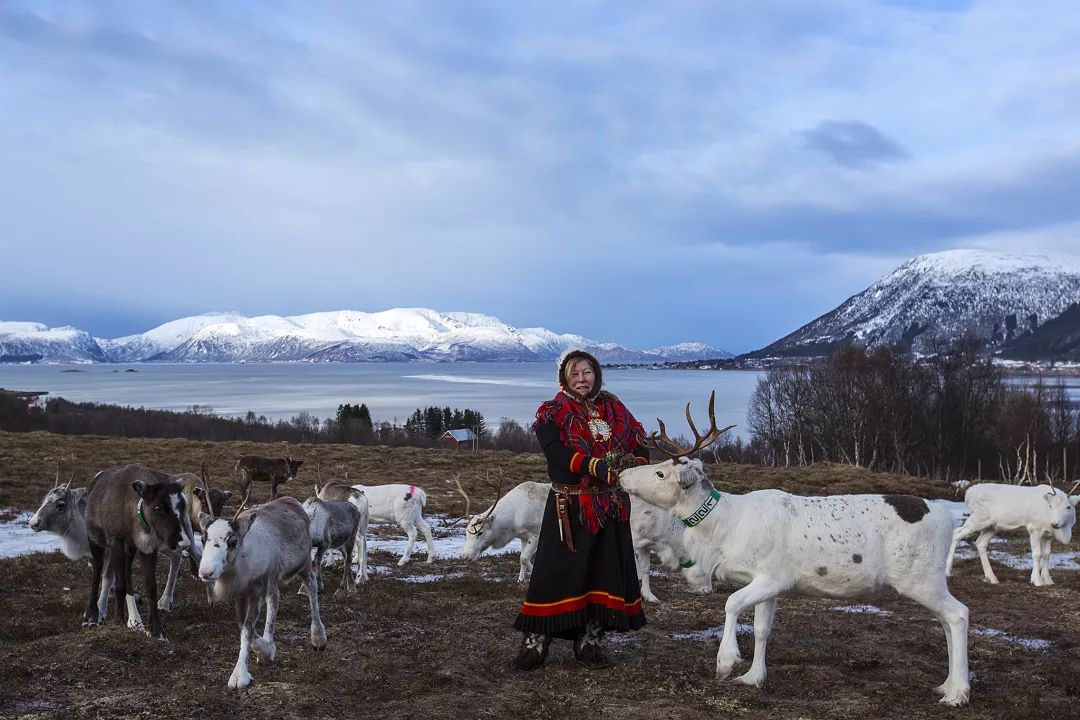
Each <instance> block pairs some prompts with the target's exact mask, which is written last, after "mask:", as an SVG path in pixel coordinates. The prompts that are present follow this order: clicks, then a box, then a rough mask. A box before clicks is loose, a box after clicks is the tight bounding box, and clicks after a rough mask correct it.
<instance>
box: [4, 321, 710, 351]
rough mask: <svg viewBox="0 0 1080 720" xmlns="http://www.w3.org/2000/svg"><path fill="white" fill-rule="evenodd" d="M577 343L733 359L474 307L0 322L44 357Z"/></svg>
mask: <svg viewBox="0 0 1080 720" xmlns="http://www.w3.org/2000/svg"><path fill="white" fill-rule="evenodd" d="M573 347H581V348H584V349H586V350H589V351H591V352H593V353H594V354H595V355H596V356H597V357H598V358H599V359H600V361H601V362H640V363H653V362H664V361H670V360H684V359H692V358H695V357H697V356H709V357H732V353H728V352H726V351H724V350H721V349H719V348H715V347H711V346H709V345H705V344H703V343H680V344H678V345H669V346H663V347H661V348H657V349H652V350H636V349H633V348H629V347H626V346H623V345H620V344H617V343H606V342H597V341H595V340H591V339H589V338H586V337H583V336H581V335H575V334H570V333H556V332H554V331H551V330H548V329H546V328H517V327H514V326H512V325H509V324H507V323H504V322H502V321H501V320H499V319H498V318H496V317H493V316H490V315H483V314H480V313H467V312H439V311H437V310H432V309H429V308H394V309H390V310H384V311H380V312H374V313H367V312H360V311H354V310H335V311H327V312H319V313H307V314H303V315H294V316H288V317H284V316H278V315H261V316H256V317H247V316H245V315H242V314H240V313H235V312H215V313H205V314H202V315H195V316H190V317H185V318H179V319H177V320H172V321H169V322H166V323H163V324H161V325H159V326H157V327H154V328H151V329H150V330H148V331H146V332H144V333H138V334H134V335H127V336H124V337H119V338H113V339H106V338H93V337H91V336H90V335H89V333H86V332H85V331H82V330H78V329H76V328H48V327H46V326H45V325H42V324H41V323H27V322H3V321H0V355H9V356H27V355H33V354H40V355H42V356H43V359H44V360H45V361H46V362H112V363H125V362H127V363H130V362H173V363H188V362H192V363H194V362H454V361H477V362H530V361H544V360H550V359H554V358H556V357H558V355H559V354H560V353H562V352H563V351H565V350H567V349H569V348H573Z"/></svg>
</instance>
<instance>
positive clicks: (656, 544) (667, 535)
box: [630, 497, 712, 603]
mask: <svg viewBox="0 0 1080 720" xmlns="http://www.w3.org/2000/svg"><path fill="white" fill-rule="evenodd" d="M685 532H686V526H684V525H683V524H682V523H681V522H680V521H679V520H677V519H675V518H673V517H672V516H671V513H669V512H668V511H667V510H665V509H664V508H661V507H658V506H656V505H653V504H652V503H650V502H646V501H645V500H642V499H641V498H640V497H635V498H632V499H631V501H630V534H631V535H632V536H633V538H634V562H635V564H636V565H637V574H638V582H639V583H640V584H641V597H643V598H645V599H646V600H648V601H649V602H653V603H659V602H660V598H658V597H656V595H655V594H654V593H653V591H652V586H651V583H650V582H649V567H650V564H651V558H652V553H656V555H657V557H659V558H660V563H661V564H662V565H663V566H664V567H666V568H668V569H669V570H681V571H682V574H683V577H684V578H686V582H687V583H688V584H689V585H690V590H691V592H695V593H700V594H707V593H711V592H712V576H711V575H710V574H709V573H708V571H706V570H704V569H703V568H702V567H701V566H700V565H698V564H697V563H695V562H694V561H693V560H691V559H690V558H689V556H688V554H687V552H686V547H685V545H684V544H683V534H684V533H685Z"/></svg>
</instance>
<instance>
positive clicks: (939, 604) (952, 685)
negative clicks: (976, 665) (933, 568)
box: [894, 574, 971, 706]
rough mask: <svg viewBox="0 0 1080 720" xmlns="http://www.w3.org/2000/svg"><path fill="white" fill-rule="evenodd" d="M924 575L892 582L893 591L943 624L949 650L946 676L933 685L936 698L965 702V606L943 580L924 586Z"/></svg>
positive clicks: (967, 692)
mask: <svg viewBox="0 0 1080 720" xmlns="http://www.w3.org/2000/svg"><path fill="white" fill-rule="evenodd" d="M924 577H925V576H923V575H921V574H919V575H916V576H913V577H912V579H911V580H909V581H908V582H909V583H910V584H901V585H894V587H895V588H896V591H897V592H898V593H900V594H901V595H904V596H905V597H909V598H911V599H912V600H914V601H915V602H917V603H919V604H920V605H922V606H923V607H925V608H926V609H927V610H929V611H930V612H932V613H933V614H934V616H935V617H936V618H937V619H938V621H940V622H941V625H942V626H943V627H945V628H946V636H945V637H946V647H947V648H948V652H949V676H948V677H947V678H946V679H945V682H944V683H942V684H941V685H939V686H937V687H936V688H934V690H935V691H937V692H938V693H939V694H941V695H942V698H941V700H939V702H941V703H944V704H946V705H954V706H955V705H965V704H967V701H968V697H969V696H970V694H971V681H970V678H969V675H968V645H967V640H968V609H967V606H965V605H964V604H963V603H961V602H960V601H959V600H957V599H956V598H954V597H953V596H952V594H951V593H950V592H949V588H948V586H947V585H946V583H945V582H944V581H942V582H941V583H940V584H934V585H932V586H930V587H926V586H925V583H926V580H925V579H924Z"/></svg>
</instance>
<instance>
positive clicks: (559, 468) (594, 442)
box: [513, 350, 648, 670]
mask: <svg viewBox="0 0 1080 720" xmlns="http://www.w3.org/2000/svg"><path fill="white" fill-rule="evenodd" d="M601 384H602V380H601V373H600V363H598V362H597V361H596V358H594V357H593V356H592V355H590V354H589V353H587V352H584V351H581V350H573V351H571V352H569V353H567V354H565V355H564V356H563V357H562V358H561V359H560V361H559V386H560V391H559V393H558V394H557V395H556V396H555V397H554V398H553V399H551V400H548V401H547V402H545V403H543V404H542V405H541V406H540V409H539V410H537V411H536V423H535V424H534V425H533V429H534V430H535V432H536V437H537V438H538V439H539V440H540V446H541V447H542V448H543V450H544V455H545V456H546V457H547V463H548V476H549V477H550V478H551V488H552V492H551V493H550V494H549V495H548V500H547V505H546V506H545V508H544V520H543V524H542V525H541V528H540V538H539V540H538V545H537V551H536V558H535V561H534V566H533V574H532V580H531V581H530V583H529V590H528V592H527V593H526V595H525V602H524V604H523V605H522V607H521V612H520V613H518V616H517V620H515V622H514V627H515V628H517V629H518V630H520V631H522V632H523V633H524V637H523V638H522V642H521V650H520V651H519V652H518V655H517V657H515V658H514V662H513V666H514V668H516V669H518V670H534V669H536V668H538V667H540V666H541V665H543V664H544V659H545V658H546V657H547V652H548V645H549V644H550V643H551V640H552V638H563V639H567V640H573V641H574V657H576V658H577V660H578V662H580V663H581V664H583V665H585V666H586V667H590V668H600V667H608V666H609V665H610V664H611V663H610V661H609V660H608V659H607V657H606V656H605V654H604V652H603V650H602V648H601V640H602V638H603V635H604V632H605V631H607V630H614V631H620V632H621V631H626V630H639V629H640V628H642V627H643V626H644V625H645V614H644V612H643V611H642V609H641V590H640V588H639V586H638V578H637V568H636V566H635V564H634V546H633V540H632V539H631V537H630V497H629V496H628V495H627V494H626V492H625V491H624V490H622V489H621V488H619V487H618V471H619V470H620V469H622V468H625V467H627V466H628V465H630V464H635V463H644V462H648V459H647V458H648V451H647V450H646V449H645V448H644V447H642V446H641V445H640V444H639V443H640V441H641V439H642V438H643V436H644V429H643V428H642V427H641V423H639V422H638V421H637V420H635V419H634V416H633V415H631V414H630V411H629V410H627V409H626V406H625V405H623V404H622V402H620V401H619V399H618V398H617V397H615V396H614V395H612V394H611V393H609V392H605V391H603V390H601Z"/></svg>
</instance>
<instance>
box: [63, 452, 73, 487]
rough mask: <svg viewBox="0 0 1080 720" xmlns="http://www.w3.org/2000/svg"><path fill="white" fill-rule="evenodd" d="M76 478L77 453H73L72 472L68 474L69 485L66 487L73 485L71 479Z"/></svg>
mask: <svg viewBox="0 0 1080 720" xmlns="http://www.w3.org/2000/svg"><path fill="white" fill-rule="evenodd" d="M74 479H75V453H74V451H73V452H72V453H71V474H70V475H68V480H67V485H65V486H64V487H68V488H69V487H71V481H72V480H74Z"/></svg>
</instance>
